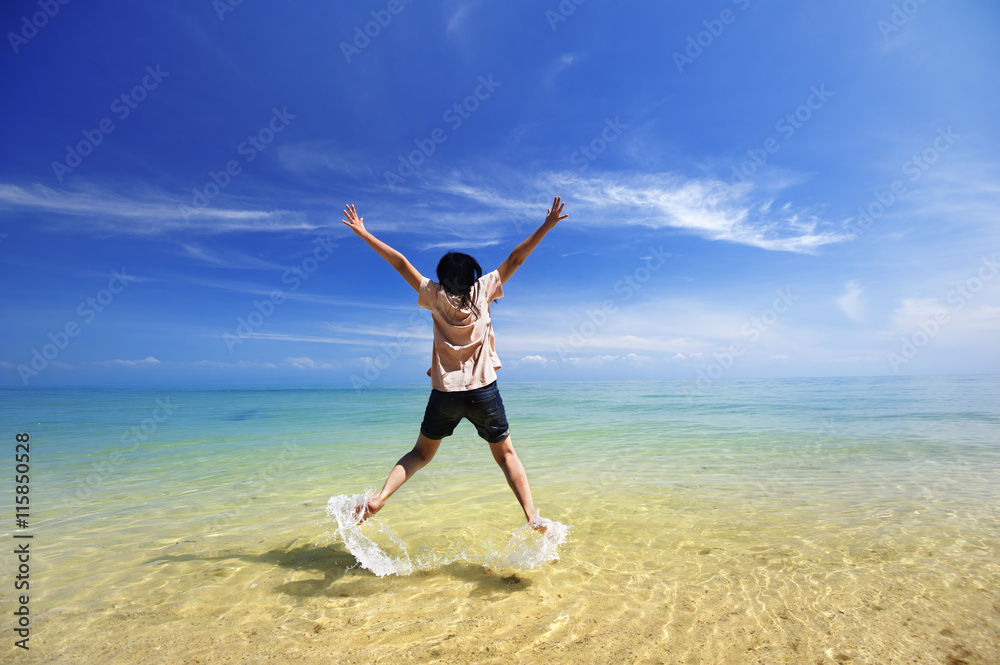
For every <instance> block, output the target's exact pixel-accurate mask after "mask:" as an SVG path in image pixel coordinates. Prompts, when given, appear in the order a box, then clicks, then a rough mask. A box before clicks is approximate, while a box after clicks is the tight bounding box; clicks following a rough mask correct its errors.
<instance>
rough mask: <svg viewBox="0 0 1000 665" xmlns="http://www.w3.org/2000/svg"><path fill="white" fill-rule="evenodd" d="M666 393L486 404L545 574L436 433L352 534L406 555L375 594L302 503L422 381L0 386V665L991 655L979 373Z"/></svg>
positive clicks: (995, 420)
mask: <svg viewBox="0 0 1000 665" xmlns="http://www.w3.org/2000/svg"><path fill="white" fill-rule="evenodd" d="M683 388H684V384H681V383H670V382H663V383H652V382H639V383H603V384H582V383H567V384H503V383H502V384H501V390H502V391H503V396H504V402H505V404H506V406H507V411H508V416H509V418H510V421H511V427H512V432H513V440H514V444H515V447H516V448H517V450H518V453H519V455H520V457H521V459H522V461H523V462H524V464H525V467H526V469H527V471H528V475H529V479H530V480H531V484H532V490H533V492H534V497H535V502H536V504H537V505H538V506H539V507H540V510H541V512H542V514H543V515H545V516H546V517H548V518H551V519H553V520H556V521H558V522H560V523H562V524H566V525H572V529H571V530H570V532H569V534H568V537H567V538H565V541H564V542H561V543H560V544H558V546H557V547H556V548H555V553H556V554H557V556H558V559H552V560H549V561H547V562H544V563H543V562H533V560H531V559H530V557H529V558H528V559H521V560H518V559H517V558H516V557H514V558H509V557H508V558H506V559H504V555H505V553H509V552H517V551H518V547H521V546H522V545H523V544H524V543H520V542H518V541H516V540H513V541H512V539H514V538H515V537H516V536H515V534H517V533H520V534H522V535H523V536H529V537H530V536H531V535H532V534H530V533H528V532H527V531H525V530H524V528H523V527H522V523H523V516H521V514H520V510H519V508H518V506H517V503H516V501H515V499H514V497H513V494H512V493H511V492H510V490H509V489H508V488H507V486H506V483H505V482H504V478H503V475H502V473H501V471H500V470H499V468H497V466H496V465H495V463H494V462H493V461H492V458H491V456H490V454H489V450H488V448H487V447H486V445H485V444H484V443H483V442H482V441H481V440H479V439H478V438H477V437H476V435H475V431H474V429H473V428H472V426H471V425H467V424H465V425H462V426H461V427H460V428H459V431H458V432H457V433H456V435H455V436H454V437H451V438H450V439H447V440H446V441H445V442H444V443H443V444H442V446H441V450H440V451H439V453H438V456H437V457H436V458H435V460H434V461H433V462H432V463H431V464H430V465H429V466H428V467H426V468H425V469H424V470H422V471H421V472H420V473H419V474H418V475H417V476H416V477H415V478H413V479H412V480H411V481H410V482H409V483H407V484H406V485H405V486H404V487H403V488H402V489H401V490H400V491H399V492H397V494H396V495H395V496H394V497H393V499H392V500H391V501H390V503H389V504H388V506H387V507H386V508H385V509H384V510H383V511H381V512H380V513H379V515H378V516H376V517H377V518H378V520H377V521H374V522H373V523H372V524H370V525H367V526H365V527H363V528H364V529H366V531H364V532H363V535H365V534H366V535H367V536H368V537H370V538H372V539H373V540H374V541H376V543H377V544H378V545H379V548H380V550H381V551H383V552H386V553H388V554H389V555H391V556H393V557H396V558H397V563H393V561H391V560H390V561H389V563H390V564H391V565H392V566H396V565H398V561H404V560H405V561H409V563H410V566H411V567H410V568H405V566H404V568H405V570H404V569H393V570H390V569H388V568H382V569H380V570H379V572H380V573H382V574H385V573H386V572H388V573H391V574H385V576H381V577H380V576H379V574H376V572H373V571H372V570H371V568H372V566H369V568H368V569H366V568H364V567H362V566H361V565H360V564H359V561H358V560H357V559H356V558H355V557H354V556H353V555H352V554H351V553H350V551H349V550H348V548H347V547H346V543H345V540H344V538H343V537H342V535H341V534H339V532H338V525H337V524H336V523H335V521H334V520H332V519H331V518H330V517H328V515H327V507H328V503H329V501H330V498H331V497H337V496H340V495H345V496H352V495H358V494H361V493H363V492H364V491H365V489H366V488H370V487H373V486H378V485H380V484H381V482H382V480H383V479H384V477H385V475H386V473H387V472H388V470H389V469H390V468H391V466H392V464H393V463H394V462H395V460H396V459H397V458H398V457H399V456H400V455H401V454H402V453H404V452H406V450H407V449H408V448H409V447H410V446H411V445H412V443H413V441H414V440H415V438H416V434H417V428H418V425H419V422H420V418H421V415H422V412H423V407H424V404H425V403H426V396H427V389H426V388H425V387H423V386H383V387H376V388H372V389H368V390H364V391H361V392H355V391H354V390H351V389H349V388H347V389H327V388H308V387H278V388H275V387H261V388H246V389H239V390H234V389H206V388H176V387H165V388H160V389H149V388H142V389H131V388H130V389H127V390H118V389H93V390H86V389H78V388H74V389H32V390H16V391H11V390H8V391H4V395H3V401H2V402H0V414H2V416H3V421H4V422H5V423H6V424H8V430H9V431H14V430H16V431H22V432H23V431H27V432H29V433H30V434H31V444H32V449H31V450H32V456H31V466H32V471H31V477H32V483H31V500H32V512H31V520H30V527H29V529H27V530H26V532H29V533H31V534H32V535H33V536H34V537H33V539H32V545H31V547H32V555H33V558H32V562H31V566H32V567H31V576H32V577H31V584H32V586H31V601H30V606H31V612H32V623H31V630H32V632H31V641H30V645H31V650H30V652H22V651H21V650H17V649H14V648H13V647H12V644H13V640H14V638H13V637H11V636H9V637H8V639H10V640H11V645H9V648H7V649H6V650H5V653H4V656H3V662H8V661H10V662H13V661H14V660H17V661H23V662H44V663H51V662H80V663H90V662H101V663H133V662H135V663H139V662H142V663H160V662H162V663H184V662H199V661H200V662H222V661H224V659H225V658H227V657H228V658H230V659H231V660H232V662H247V663H255V662H264V661H266V660H269V659H280V660H298V661H301V662H330V661H331V660H333V661H335V662H340V661H343V662H352V661H357V662H365V663H368V662H374V661H379V660H386V661H388V660H392V661H404V662H432V661H440V662H470V663H471V662H480V663H486V662H501V661H503V662H542V661H544V662H566V663H570V662H573V663H579V662H588V663H603V662H608V663H612V662H614V663H619V662H653V663H655V662H664V663H674V662H681V663H730V662H731V663H754V662H761V663H780V662H789V663H800V662H802V663H817V662H830V663H838V662H857V663H904V662H905V663H910V662H916V663H959V662H966V663H996V662H1000V646H998V638H997V636H998V635H1000V591H998V589H1000V557H998V548H1000V502H998V498H1000V483H998V481H1000V435H998V433H1000V378H998V377H929V378H892V379H889V378H871V379H809V380H774V381H729V382H717V383H716V384H714V385H713V386H712V387H711V389H710V390H709V391H707V394H706V395H704V396H702V397H697V398H689V397H686V396H685V393H684V391H683ZM158 400H159V404H158ZM157 409H159V411H157ZM133 428H136V429H135V430H133ZM130 432H134V434H135V436H133V435H132V434H130ZM138 437H142V439H141V440H139V438H138ZM123 439H124V441H123ZM13 446H14V443H13V440H11V442H10V449H11V451H13ZM11 470H12V469H11ZM8 477H9V474H8ZM5 488H6V489H5V490H4V491H5V492H6V493H7V495H8V496H11V495H12V494H13V484H12V483H11V482H10V480H8V481H7V482H6V484H5ZM518 529H521V531H518ZM22 533H23V532H22ZM388 534H391V535H392V537H389V536H388ZM11 535H12V534H11V533H10V532H8V534H7V536H6V537H7V539H8V542H13V539H12V538H11ZM393 537H394V538H395V539H396V541H398V542H395V544H394V545H395V548H396V549H395V550H393V549H392V547H393ZM537 545H539V543H538V542H537V541H529V549H530V548H531V547H535V546H537ZM531 551H532V552H534V551H539V550H531ZM404 554H405V558H403V555H404ZM14 565H15V562H14V561H13V558H12V557H11V556H5V557H2V558H0V573H2V574H3V575H4V576H5V578H6V579H7V580H8V583H10V580H12V579H13V576H14V574H15V572H14V571H13V566H14ZM399 573H405V574H399ZM8 597H9V596H8ZM8 605H10V603H9V602H8ZM8 616H10V615H8ZM12 625H13V624H12V622H11V626H12ZM7 632H8V633H10V632H11V631H7Z"/></svg>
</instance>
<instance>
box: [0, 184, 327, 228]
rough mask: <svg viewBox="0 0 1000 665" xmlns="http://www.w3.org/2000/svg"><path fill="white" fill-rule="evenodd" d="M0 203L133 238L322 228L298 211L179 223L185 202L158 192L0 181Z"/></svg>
mask: <svg viewBox="0 0 1000 665" xmlns="http://www.w3.org/2000/svg"><path fill="white" fill-rule="evenodd" d="M0 204H3V205H5V206H10V207H14V208H21V209H28V210H34V211H40V212H48V213H53V214H57V215H68V216H77V217H90V218H92V219H93V221H92V222H91V225H92V226H97V227H100V228H101V229H102V230H104V231H112V232H116V233H131V234H137V235H156V234H161V233H167V232H171V231H190V232H194V233H203V234H213V235H214V234H222V233H232V232H237V231H244V232H285V231H307V230H308V231H314V230H317V229H319V228H321V227H320V226H317V225H315V224H312V223H310V222H307V221H305V216H304V215H303V214H302V213H298V212H292V211H287V210H241V209H233V208H220V207H213V206H206V207H204V208H197V209H191V212H190V213H189V217H188V219H184V217H183V216H182V214H181V209H180V206H182V205H184V206H187V207H188V208H189V209H190V208H191V202H190V200H186V199H181V200H178V199H176V198H171V197H169V196H167V195H165V194H163V193H162V192H147V193H144V194H143V195H141V196H129V195H125V194H119V193H117V192H112V191H109V190H106V189H103V188H100V187H96V186H93V185H86V186H83V187H81V188H78V189H75V190H69V191H62V190H55V189H52V188H51V187H46V186H45V185H40V184H35V185H32V186H30V187H19V186H17V185H9V184H2V183H0ZM46 221H49V222H51V221H52V220H46ZM322 228H325V227H322Z"/></svg>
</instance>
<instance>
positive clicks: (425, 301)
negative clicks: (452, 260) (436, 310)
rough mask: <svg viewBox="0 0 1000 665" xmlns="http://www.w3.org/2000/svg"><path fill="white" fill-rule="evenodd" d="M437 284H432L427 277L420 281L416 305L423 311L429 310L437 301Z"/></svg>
mask: <svg viewBox="0 0 1000 665" xmlns="http://www.w3.org/2000/svg"><path fill="white" fill-rule="evenodd" d="M437 287H438V285H437V282H432V281H431V280H430V278H429V277H424V278H423V279H422V280H420V288H419V289H417V305H419V306H420V307H423V308H424V309H431V308H432V307H433V306H434V301H435V300H436V299H437V291H438V289H437Z"/></svg>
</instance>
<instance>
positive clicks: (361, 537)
mask: <svg viewBox="0 0 1000 665" xmlns="http://www.w3.org/2000/svg"><path fill="white" fill-rule="evenodd" d="M373 492H374V490H371V489H369V490H367V491H366V492H365V493H364V494H354V495H348V494H341V495H339V496H333V497H330V500H329V501H328V502H327V504H326V515H327V517H328V518H330V519H331V520H332V521H333V522H335V523H336V527H337V528H336V532H335V533H334V534H331V535H332V536H333V537H337V536H339V537H340V539H341V540H342V541H343V542H344V546H345V547H346V548H347V550H348V551H349V552H350V553H351V554H353V555H354V558H355V559H357V560H358V564H359V565H360V566H361V567H362V568H365V569H367V570H370V571H371V572H373V573H375V574H376V575H378V576H379V577H385V576H386V575H403V576H405V575H410V574H411V573H413V572H415V571H417V570H427V569H433V568H439V567H441V566H444V565H447V564H449V563H452V562H454V561H464V562H466V563H472V564H480V565H482V566H484V567H486V568H490V569H492V570H496V571H500V570H504V569H506V568H513V569H515V570H519V571H523V570H534V569H536V568H539V567H540V566H542V565H543V564H545V563H548V562H549V561H555V560H557V559H558V558H559V547H560V546H561V545H562V544H563V543H564V542H566V539H567V538H568V536H569V530H570V527H569V526H568V525H565V524H560V523H559V522H554V521H552V520H549V519H545V518H543V517H539V521H540V522H541V523H542V524H543V525H544V526H545V527H546V528H545V532H544V533H542V532H539V531H536V530H535V529H533V528H531V526H530V525H528V524H525V525H523V526H520V527H518V528H517V529H515V530H514V533H513V534H511V538H510V540H509V541H508V542H507V544H506V545H504V546H503V547H496V546H494V545H493V544H492V543H489V542H487V543H484V548H483V551H482V553H481V554H479V555H476V554H474V553H471V552H469V551H468V550H466V551H463V552H461V553H460V554H456V555H453V556H450V557H449V556H444V555H441V554H437V553H435V552H432V551H431V552H421V555H420V556H419V557H411V556H410V553H409V548H408V547H407V544H406V542H405V541H404V540H403V539H402V538H399V537H398V536H396V534H394V533H393V532H392V530H391V529H390V528H389V525H388V524H386V523H385V522H384V521H383V520H381V519H379V518H378V516H373V517H370V518H369V519H368V520H366V521H365V522H364V524H362V523H361V522H360V517H361V510H360V507H362V506H364V505H365V504H366V503H367V502H368V499H370V498H371V496H372V494H373ZM476 549H479V548H476Z"/></svg>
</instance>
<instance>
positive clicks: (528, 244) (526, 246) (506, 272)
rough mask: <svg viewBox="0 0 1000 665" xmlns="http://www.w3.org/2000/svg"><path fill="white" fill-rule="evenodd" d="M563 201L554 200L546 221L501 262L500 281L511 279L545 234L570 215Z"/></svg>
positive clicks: (503, 282)
mask: <svg viewBox="0 0 1000 665" xmlns="http://www.w3.org/2000/svg"><path fill="white" fill-rule="evenodd" d="M562 210H563V203H562V200H561V199H560V198H559V197H558V196H557V197H556V198H555V199H554V200H553V201H552V207H551V208H549V210H548V213H547V214H546V215H545V221H544V222H542V225H541V226H539V227H538V228H537V229H536V230H535V232H534V233H532V234H531V235H530V236H529V237H528V238H527V239H525V240H524V241H522V242H521V244H520V245H518V246H517V247H515V248H514V251H513V252H511V253H510V256H508V257H507V260H506V261H504V262H503V263H501V264H500V267H499V268H497V271H498V272H499V273H500V283H501V284H506V283H507V280H508V279H510V277H511V275H513V274H514V271H515V270H517V269H518V268H520V267H521V264H522V263H524V260H525V259H526V258H528V255H529V254H531V253H532V252H533V251H535V247H538V243H540V242H541V241H542V238H544V237H545V234H546V233H548V232H549V231H550V230H551V229H552V227H554V226H555V225H556V224H558V223H559V222H561V221H562V220H564V219H566V218H567V217H569V215H563V214H562Z"/></svg>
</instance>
